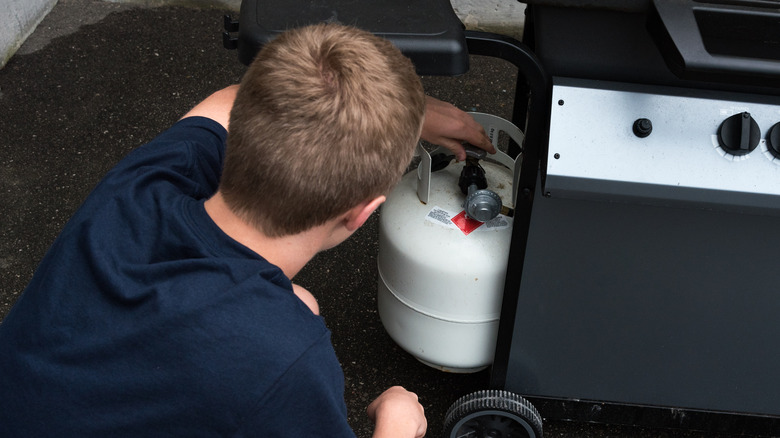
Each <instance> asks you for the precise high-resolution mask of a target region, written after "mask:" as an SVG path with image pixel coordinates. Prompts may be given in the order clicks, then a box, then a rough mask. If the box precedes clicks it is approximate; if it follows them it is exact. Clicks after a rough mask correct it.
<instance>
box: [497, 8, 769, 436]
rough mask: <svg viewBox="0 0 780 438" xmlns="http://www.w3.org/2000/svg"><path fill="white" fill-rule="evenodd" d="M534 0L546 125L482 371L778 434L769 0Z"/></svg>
mask: <svg viewBox="0 0 780 438" xmlns="http://www.w3.org/2000/svg"><path fill="white" fill-rule="evenodd" d="M528 3H529V5H528V10H527V13H528V15H527V24H526V34H525V36H524V41H525V42H526V43H527V44H529V45H530V46H531V47H532V49H533V51H534V53H535V54H536V56H538V57H539V59H540V60H541V64H542V65H543V66H544V69H545V71H546V72H547V74H549V75H550V77H551V78H552V79H551V82H552V86H551V96H550V118H549V127H548V129H549V141H548V142H547V144H545V145H544V150H542V151H541V153H540V163H539V166H540V167H539V169H540V174H539V178H538V182H537V185H536V188H535V194H534V197H533V202H532V208H531V209H530V212H527V213H528V214H529V217H528V228H527V229H523V230H519V229H515V234H514V237H513V242H512V250H511V251H512V254H511V255H510V266H509V273H508V279H507V287H506V290H505V295H504V307H503V310H502V315H501V327H500V329H499V340H498V347H497V353H496V359H495V363H494V367H493V376H492V382H493V385H494V386H496V387H502V388H506V389H508V390H510V391H512V392H516V393H518V394H523V395H524V396H527V397H528V398H529V399H531V400H532V401H533V402H534V404H535V405H536V406H537V407H538V408H539V410H540V411H541V412H543V413H544V415H545V416H546V417H553V418H564V419H576V420H582V421H598V422H609V423H628V424H645V425H652V426H659V425H660V426H676V427H690V428H713V427H714V428H717V429H718V430H721V431H725V430H728V429H729V428H732V429H735V430H739V431H741V432H744V431H745V428H746V426H745V425H746V424H751V425H752V426H751V428H752V429H749V430H750V431H751V432H752V433H766V434H776V433H778V431H780V422H778V419H780V380H778V379H777V371H778V370H780V348H778V343H779V342H780V319H779V318H778V315H780V286H779V284H780V283H779V281H780V270H778V267H779V265H778V256H777V254H778V248H780V228H779V227H778V226H780V137H778V132H779V131H780V2H777V1H727V0H718V1H710V2H707V1H692V0H689V1H686V0H675V1H664V0H656V1H603V2H579V1H567V0H557V1H556V0H530V1H529V2H528ZM706 413H709V414H712V413H718V414H723V415H718V416H713V415H705V414H706ZM745 415H749V416H751V417H752V418H753V420H756V421H752V422H750V423H745V421H744V420H745V417H744V416H745ZM737 425H738V426H737Z"/></svg>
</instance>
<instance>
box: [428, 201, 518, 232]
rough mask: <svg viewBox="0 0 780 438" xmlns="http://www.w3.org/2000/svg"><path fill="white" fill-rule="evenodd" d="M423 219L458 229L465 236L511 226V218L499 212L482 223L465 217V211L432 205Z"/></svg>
mask: <svg viewBox="0 0 780 438" xmlns="http://www.w3.org/2000/svg"><path fill="white" fill-rule="evenodd" d="M425 220H427V221H428V222H432V223H434V224H436V225H440V226H443V227H447V228H453V229H458V230H460V231H462V232H463V234H465V235H467V236H468V235H469V234H471V233H472V232H474V231H478V232H482V231H493V230H503V229H505V228H509V227H510V226H512V218H510V217H507V216H504V215H501V214H500V215H498V216H497V217H495V218H493V219H491V220H490V221H488V222H484V223H483V222H479V221H476V220H474V219H471V218H469V217H467V216H466V212H465V211H461V212H460V213H453V212H451V211H447V210H445V209H443V208H441V207H438V206H435V207H433V208H432V209H431V211H429V212H428V214H427V215H426V216H425Z"/></svg>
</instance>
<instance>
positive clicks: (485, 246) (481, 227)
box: [377, 113, 523, 373]
mask: <svg viewBox="0 0 780 438" xmlns="http://www.w3.org/2000/svg"><path fill="white" fill-rule="evenodd" d="M471 115H472V116H473V117H474V119H475V120H477V122H479V123H480V124H482V125H483V126H484V128H485V131H486V132H487V133H488V136H489V137H490V139H491V141H492V142H493V145H494V146H497V145H498V137H499V132H505V133H506V134H507V135H509V137H511V138H512V139H513V140H514V141H515V142H516V143H517V144H518V145H522V144H523V141H522V140H523V134H522V132H521V131H520V130H519V129H518V128H517V127H515V126H514V125H512V124H511V123H510V122H508V121H506V120H504V119H501V118H499V117H496V116H492V115H489V114H482V113H471ZM496 149H497V150H498V148H497V147H496ZM418 150H419V153H420V155H421V162H420V166H419V167H418V168H417V171H416V172H415V171H412V172H409V173H407V174H406V175H404V177H403V178H402V179H401V182H400V183H399V184H398V185H397V186H396V187H395V189H394V190H393V191H392V192H391V193H390V195H388V197H387V201H386V202H385V203H384V205H383V206H382V210H381V214H380V217H379V255H378V258H377V264H378V270H379V280H378V283H379V288H378V289H379V291H378V296H377V305H378V310H379V316H380V318H381V320H382V324H383V325H384V327H385V330H386V331H387V332H388V334H389V335H390V337H391V338H393V340H394V341H395V342H396V343H397V344H398V345H399V346H401V348H403V349H404V350H406V351H407V352H409V353H410V354H412V355H413V356H414V357H416V358H417V359H418V360H419V361H421V362H423V363H425V364H426V365H429V366H432V367H434V368H437V369H441V370H444V371H449V372H458V373H469V372H476V371H479V370H481V369H484V368H486V367H487V366H488V365H490V364H491V363H492V362H493V354H494V351H495V343H496V335H497V332H498V318H499V314H500V310H501V300H502V296H503V289H504V277H505V276H506V266H507V258H508V255H509V244H510V237H511V233H512V218H511V217H510V216H511V214H509V215H508V214H507V213H508V212H510V211H512V207H513V206H514V205H515V199H514V192H515V191H514V187H515V186H516V182H517V179H518V177H519V167H520V166H519V165H516V164H515V161H514V160H513V159H512V158H511V157H509V156H508V155H506V154H504V153H503V152H497V153H496V154H494V155H489V156H485V155H484V154H480V153H479V152H478V151H474V150H469V151H468V158H467V160H466V161H465V162H461V163H453V164H447V163H442V159H441V155H439V154H438V152H439V151H440V150H437V151H434V153H432V154H429V153H428V152H427V151H425V150H424V149H423V148H422V147H419V148H418ZM521 156H522V155H521ZM443 161H446V162H448V161H449V160H447V159H444V160H443ZM445 166H446V167H445ZM442 167H443V168H442ZM477 167H478V168H479V169H477ZM475 173H476V174H479V173H481V175H476V176H475V175H474V174H475ZM480 179H484V180H485V181H484V182H479V181H480ZM502 204H509V205H508V206H507V205H502ZM502 207H503V208H502ZM502 210H503V213H504V214H499V212H501V211H502Z"/></svg>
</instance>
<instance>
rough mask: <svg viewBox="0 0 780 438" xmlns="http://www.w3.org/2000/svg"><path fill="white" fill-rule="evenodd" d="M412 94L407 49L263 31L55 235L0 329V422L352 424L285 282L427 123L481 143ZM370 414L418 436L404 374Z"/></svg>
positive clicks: (408, 150) (479, 134)
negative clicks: (215, 88)
mask: <svg viewBox="0 0 780 438" xmlns="http://www.w3.org/2000/svg"><path fill="white" fill-rule="evenodd" d="M425 108H426V98H425V96H424V94H423V91H422V87H421V85H420V82H419V78H417V76H416V75H415V74H414V70H413V68H412V66H411V64H410V62H409V61H408V60H407V59H406V58H405V57H403V56H402V55H401V54H400V53H399V52H398V51H397V50H396V49H395V48H394V47H393V46H392V45H391V44H390V43H388V42H387V41H384V40H382V39H380V38H377V37H374V36H373V35H371V34H368V33H366V32H363V31H359V30H357V29H354V28H349V27H344V26H340V25H317V26H311V27H307V28H301V29H297V30H294V31H290V32H287V33H285V34H283V35H282V36H280V37H279V38H278V39H276V40H274V41H273V42H271V43H269V44H268V45H267V46H266V47H265V48H264V49H263V50H262V51H261V53H260V54H259V55H258V57H257V59H256V61H255V62H254V63H253V64H252V66H251V67H250V68H249V70H248V71H247V73H246V75H245V78H244V79H243V80H242V84H241V86H240V88H239V87H235V86H233V87H228V88H226V89H224V90H222V91H219V92H217V93H215V94H214V95H212V96H210V97H209V98H207V99H206V100H205V101H204V102H202V103H201V104H199V105H197V106H196V107H195V108H193V109H192V110H191V111H190V112H189V113H187V115H185V117H184V118H183V119H182V120H180V121H179V122H178V123H177V124H176V125H174V126H173V127H172V128H171V129H169V130H168V131H166V132H165V133H163V134H161V135H160V136H158V137H157V138H156V139H155V140H153V141H152V142H151V143H149V144H147V145H145V146H143V147H141V148H139V149H137V150H136V151H134V152H133V153H131V154H130V155H129V156H128V157H127V158H126V159H124V160H123V161H122V162H120V163H119V164H118V165H117V166H116V167H115V168H114V169H112V170H111V171H110V172H109V173H108V174H107V175H106V177H105V178H104V180H103V181H102V182H101V183H100V184H99V185H98V186H97V187H96V188H95V190H94V191H93V193H92V194H91V195H90V196H89V197H88V199H87V200H86V201H85V203H84V204H83V205H82V207H81V208H80V209H79V211H78V212H77V213H76V214H75V215H74V217H73V218H72V219H71V220H70V222H69V223H68V225H67V226H66V227H65V229H64V230H63V231H62V233H61V235H60V236H59V237H58V238H57V240H56V241H55V242H54V244H53V245H52V248H51V249H50V250H49V252H48V253H47V255H46V256H45V257H44V259H43V260H42V262H41V264H40V266H39V268H38V270H37V272H36V274H35V276H34V278H33V280H32V281H31V282H30V285H29V286H28V288H27V289H26V290H25V293H24V294H23V295H22V297H21V298H20V299H19V301H18V302H17V304H16V305H15V306H14V308H13V309H12V310H11V312H10V313H9V315H8V317H7V318H6V319H5V320H4V321H3V323H2V324H0V436H3V437H22V436H24V437H27V436H30V437H33V436H34V437H46V436H58V437H63V436H64V437H68V436H78V437H89V436H101V437H102V436H112V437H114V436H116V437H122V436H128V437H131V436H132V437H140V436H143V437H152V436H235V437H242V436H259V437H275V436H290V437H310V436H323V437H341V436H354V435H353V433H352V431H351V429H350V428H349V425H348V424H347V419H346V407H345V403H344V399H343V387H344V382H343V375H342V372H341V368H340V366H339V363H338V360H337V359H336V356H335V353H334V351H333V349H332V346H331V344H330V332H329V331H328V329H327V328H326V327H325V324H324V321H323V319H322V318H321V317H320V316H319V315H318V309H317V306H316V301H315V300H314V299H313V296H312V295H311V294H310V293H309V292H308V291H306V290H305V289H303V288H301V287H298V286H294V285H293V284H292V283H291V282H290V279H291V278H293V277H294V276H295V274H296V273H297V272H298V271H299V270H300V269H301V268H302V267H303V266H304V265H305V264H306V263H307V262H308V261H309V260H310V259H311V258H312V257H313V256H314V255H315V254H316V253H317V252H319V251H321V250H324V249H327V248H330V247H333V246H335V245H337V244H339V243H340V242H342V241H343V240H345V239H346V238H347V237H349V236H350V235H351V234H352V233H353V232H354V231H355V230H356V229H357V228H359V227H360V226H361V225H362V224H363V223H364V222H365V221H366V220H367V219H368V217H369V216H370V215H371V213H372V212H373V211H374V210H375V209H376V208H377V207H378V206H379V205H380V204H381V203H382V202H383V201H384V195H385V194H386V193H387V192H388V191H389V190H390V189H391V188H392V186H393V185H394V184H395V183H396V182H397V180H398V179H399V178H400V176H401V173H402V172H403V169H404V168H405V167H406V165H407V164H408V162H409V160H410V158H411V156H412V153H413V150H414V146H415V143H416V141H417V139H418V137H419V136H420V134H421V132H422V135H423V137H425V138H426V139H428V140H430V141H432V142H437V143H441V144H444V145H449V146H450V147H452V148H453V149H454V150H455V151H456V153H457V154H458V156H459V157H461V158H463V157H464V155H463V151H462V150H461V149H460V146H459V140H465V141H470V142H471V143H474V144H477V145H478V146H482V147H484V148H486V149H492V146H490V144H489V141H488V140H487V139H485V137H484V132H483V131H481V130H480V128H479V127H478V126H475V124H473V120H469V118H468V117H467V116H465V114H463V113H461V112H459V111H457V110H454V108H453V107H451V106H447V105H446V104H443V103H441V102H438V101H435V100H430V99H428V101H427V114H428V115H427V117H428V118H427V120H426V123H425V126H423V113H424V112H425ZM464 116H465V117H464ZM228 127H229V134H228V132H227V131H228ZM445 132H450V133H451V134H449V135H450V137H451V138H448V137H447V134H444V133H445ZM226 142H227V146H225V143H226ZM368 414H369V416H370V417H371V418H372V419H373V420H374V421H375V424H376V427H375V432H374V436H376V437H421V436H423V435H424V433H425V429H426V420H425V416H424V414H423V409H422V406H420V404H419V403H418V401H417V397H416V395H414V394H413V393H410V392H408V391H406V390H404V389H403V388H400V387H394V388H391V389H389V390H387V391H386V392H384V393H383V394H382V395H380V396H379V397H378V398H377V399H376V400H375V401H374V402H373V403H372V404H371V405H370V406H369V407H368Z"/></svg>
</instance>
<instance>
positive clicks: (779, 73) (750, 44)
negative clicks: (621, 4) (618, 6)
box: [647, 0, 780, 87]
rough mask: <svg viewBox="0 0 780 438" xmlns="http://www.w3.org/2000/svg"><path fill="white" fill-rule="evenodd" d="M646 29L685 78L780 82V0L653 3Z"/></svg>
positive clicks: (664, 0)
mask: <svg viewBox="0 0 780 438" xmlns="http://www.w3.org/2000/svg"><path fill="white" fill-rule="evenodd" d="M647 26H648V30H649V32H650V34H651V35H652V36H653V38H654V39H655V42H656V44H657V45H658V48H659V49H660V51H661V53H662V55H663V57H664V60H665V61H666V64H667V65H668V66H669V68H670V69H671V70H672V72H674V74H676V75H677V76H679V77H680V78H683V79H692V80H699V81H701V80H704V81H714V82H723V81H733V80H735V79H736V80H740V79H741V80H746V79H749V80H750V82H751V83H754V84H756V85H769V86H775V87H777V86H778V83H780V81H778V78H780V3H778V2H777V1H774V0H704V1H702V0H653V3H652V7H651V8H650V11H649V13H648V23H647Z"/></svg>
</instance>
